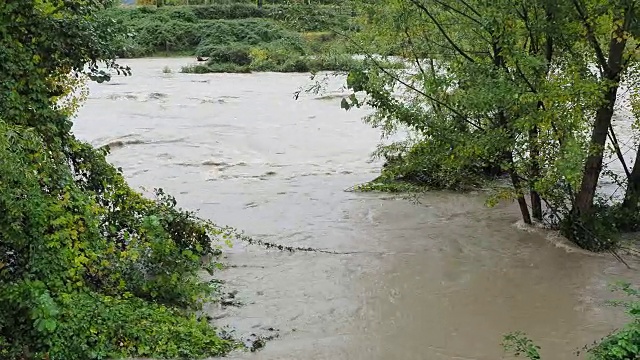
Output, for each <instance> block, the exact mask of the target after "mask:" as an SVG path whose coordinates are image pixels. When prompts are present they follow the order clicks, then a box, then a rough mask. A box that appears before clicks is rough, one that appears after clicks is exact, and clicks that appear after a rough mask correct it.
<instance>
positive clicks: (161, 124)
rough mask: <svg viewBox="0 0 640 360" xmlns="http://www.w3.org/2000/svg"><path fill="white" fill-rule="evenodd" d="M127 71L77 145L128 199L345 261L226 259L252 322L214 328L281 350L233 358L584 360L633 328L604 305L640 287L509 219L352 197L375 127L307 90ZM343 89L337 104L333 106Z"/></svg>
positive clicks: (288, 79) (440, 195)
mask: <svg viewBox="0 0 640 360" xmlns="http://www.w3.org/2000/svg"><path fill="white" fill-rule="evenodd" d="M123 62H124V63H126V64H129V65H131V67H132V68H133V71H134V76H133V77H130V78H122V77H116V78H114V79H113V81H112V82H111V83H107V84H91V86H90V90H91V93H90V97H89V99H88V101H87V103H86V105H85V106H84V108H83V109H82V110H81V111H80V113H79V116H78V118H77V119H76V123H75V127H74V130H75V132H76V134H77V135H78V136H79V137H81V138H83V139H86V140H88V141H90V142H91V143H92V144H94V145H104V144H112V155H111V156H110V158H109V159H110V161H112V162H113V163H114V164H116V165H117V166H120V167H122V168H123V170H124V172H125V174H126V176H127V178H128V179H129V181H130V183H131V184H132V185H134V186H136V187H138V186H140V187H146V188H153V187H162V188H164V189H165V190H167V191H169V192H171V193H173V194H174V195H176V197H177V199H178V200H179V203H180V205H181V206H183V207H186V208H189V209H193V210H198V211H199V213H200V214H201V215H202V216H204V217H207V218H211V219H214V220H215V221H216V222H218V223H220V224H226V225H231V226H235V227H237V228H240V229H243V230H246V232H247V233H248V234H250V235H252V236H254V237H256V238H259V239H262V240H265V241H271V242H277V243H282V244H286V245H294V246H304V247H307V246H310V247H315V248H321V249H330V250H335V251H338V252H348V253H349V254H342V255H336V254H323V253H301V252H298V253H288V252H279V251H270V250H265V249H263V248H260V247H253V246H249V247H247V246H243V245H242V244H237V245H236V246H234V248H233V249H231V250H229V251H228V255H227V259H226V261H228V262H229V263H230V264H232V265H233V266H234V267H233V268H230V269H228V270H225V271H223V272H220V273H219V274H218V275H217V276H218V277H220V278H222V279H223V280H225V281H226V284H225V288H226V289H227V290H230V291H231V290H233V291H237V295H236V299H238V300H239V301H240V302H242V303H243V304H244V305H243V306H240V307H227V308H223V309H222V308H218V307H211V308H209V309H207V311H209V312H210V313H211V315H212V316H214V317H215V318H216V320H215V324H216V325H217V326H221V327H225V326H227V327H229V328H231V329H235V334H236V335H237V336H247V335H248V334H251V333H256V334H260V335H269V334H270V333H278V334H279V338H277V339H275V340H273V341H270V342H268V343H267V346H266V347H265V348H264V349H263V350H262V351H259V352H257V353H235V354H231V355H230V356H229V358H232V359H335V360H338V359H433V360H437V359H500V358H505V355H504V352H503V350H502V348H501V347H500V342H501V340H502V336H503V335H504V334H505V333H508V332H510V331H516V330H520V331H524V332H526V333H528V334H529V335H530V336H531V337H532V338H533V339H534V340H535V341H536V342H537V343H538V344H539V345H540V346H542V354H543V358H544V359H572V358H575V355H574V352H575V351H576V350H578V349H580V348H581V347H582V346H583V345H585V344H588V343H591V342H592V341H594V340H597V339H598V338H600V337H601V336H603V335H606V334H607V333H608V332H609V331H611V330H613V329H615V328H616V326H618V325H620V324H621V323H623V322H624V320H625V317H624V315H623V314H622V313H621V312H620V311H619V310H617V309H612V308H611V307H609V306H608V305H606V304H605V301H606V300H608V299H613V298H615V297H616V294H612V293H610V292H609V290H608V288H607V285H608V284H609V283H611V282H612V281H616V280H629V281H632V282H634V283H637V281H638V276H637V272H636V271H635V270H629V269H627V268H626V267H625V266H624V265H623V264H621V263H619V262H617V261H616V260H614V259H613V258H612V257H610V256H605V255H593V254H587V253H584V252H581V251H577V250H574V249H572V248H571V247H569V246H566V245H563V243H562V241H560V239H559V238H558V237H557V236H555V235H554V234H552V233H547V232H544V231H542V230H538V229H527V228H524V227H522V226H519V225H518V213H517V210H516V208H515V207H514V206H513V205H512V204H502V205H500V206H498V207H497V208H494V209H490V210H488V209H487V208H485V206H484V197H483V195H481V194H466V195H461V194H453V193H444V192H434V193H429V194H425V195H424V196H422V197H421V198H420V199H419V200H420V202H419V203H416V202H415V201H411V200H409V199H406V198H402V197H396V196H390V195H382V194H357V193H352V192H345V191H343V190H344V189H346V188H348V187H350V186H352V185H354V184H356V183H360V182H364V181H367V180H370V179H371V178H373V177H375V176H376V174H377V173H378V169H379V167H380V163H379V162H375V161H370V160H369V154H370V153H371V152H372V151H373V150H374V149H375V146H376V144H377V143H378V142H379V132H378V131H377V130H375V129H371V128H370V127H368V126H367V125H365V124H363V123H362V121H361V120H360V119H361V117H362V116H363V115H364V114H365V113H366V111H367V110H357V111H350V112H345V111H343V110H341V109H340V106H339V102H340V98H339V97H334V96H325V97H317V96H311V95H303V96H301V98H300V99H299V100H297V101H295V100H294V99H293V96H292V94H293V92H294V91H296V90H297V89H298V88H299V87H300V86H303V85H305V84H308V83H309V76H308V75H305V74H274V73H261V74H242V75H240V74H215V75H214V74H209V75H187V74H180V73H177V72H178V71H179V69H180V67H181V66H182V65H184V64H186V63H189V62H191V60H190V59H139V60H127V61H123ZM165 66H168V67H169V68H170V69H172V70H173V73H170V74H166V73H163V71H162V69H163V68H164V67H165ZM341 80H342V79H340V78H336V79H334V80H333V82H332V83H331V84H330V86H329V90H335V93H336V94H339V93H340V91H341V90H340V86H341V84H342V83H341ZM630 261H631V265H632V266H634V267H636V268H638V265H640V264H638V262H634V261H633V260H630ZM271 328H273V329H275V330H277V331H272V330H271Z"/></svg>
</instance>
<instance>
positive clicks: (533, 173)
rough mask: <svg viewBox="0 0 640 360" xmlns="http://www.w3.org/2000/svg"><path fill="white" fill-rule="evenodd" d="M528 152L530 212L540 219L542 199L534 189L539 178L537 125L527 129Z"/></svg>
mask: <svg viewBox="0 0 640 360" xmlns="http://www.w3.org/2000/svg"><path fill="white" fill-rule="evenodd" d="M529 147H530V148H529V152H530V157H531V170H530V174H529V178H530V179H531V180H530V183H529V192H530V198H531V213H532V215H533V218H534V219H536V220H538V221H542V200H541V199H540V194H539V193H538V192H537V191H536V189H535V186H536V181H537V180H538V179H539V178H540V163H539V161H540V159H539V158H540V149H539V148H538V127H537V126H534V127H533V128H531V130H529Z"/></svg>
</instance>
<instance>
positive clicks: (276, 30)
mask: <svg viewBox="0 0 640 360" xmlns="http://www.w3.org/2000/svg"><path fill="white" fill-rule="evenodd" d="M340 14H341V12H340V11H339V10H338V8H326V7H318V6H306V5H277V6H270V7H264V8H262V9H260V8H258V7H257V6H255V4H249V3H247V4H245V3H234V4H222V5H219V4H216V5H207V6H166V7H160V8H155V7H149V6H143V7H136V8H124V7H114V8H110V9H108V10H106V11H104V12H103V13H102V18H103V19H104V21H105V22H113V20H115V21H116V23H117V24H118V26H119V27H120V28H121V31H120V32H121V33H126V35H119V36H117V37H114V38H113V39H112V40H111V41H112V43H113V46H114V47H115V48H117V49H118V55H119V56H121V57H140V56H149V55H154V54H158V53H163V54H170V53H184V54H194V55H199V56H211V54H212V53H213V52H214V51H216V49H218V48H219V47H221V46H230V45H234V46H236V45H249V46H256V45H263V44H267V43H270V42H276V41H285V42H291V43H297V45H296V46H297V47H305V48H306V50H304V51H301V50H299V52H302V53H305V52H308V51H312V52H314V53H317V54H322V53H325V52H326V51H328V49H329V47H330V46H331V44H333V43H336V42H339V39H336V38H335V35H333V33H332V32H328V31H326V29H327V27H326V26H323V25H322V24H325V25H326V24H328V23H326V22H325V20H331V21H333V22H334V23H335V24H333V25H331V27H330V28H335V27H336V26H338V25H339V26H345V23H349V21H350V20H349V19H350V18H348V17H346V18H345V17H343V16H342V15H340ZM271 19H275V20H276V21H274V20H271ZM323 19H324V20H323ZM349 26H350V25H349ZM323 30H324V31H323ZM294 31H316V32H315V33H307V34H304V37H302V36H300V35H299V34H296V33H295V32H294ZM342 50H343V52H344V51H346V50H345V49H342ZM295 63H296V61H293V62H290V64H291V67H292V68H296V67H298V65H300V63H299V62H298V65H295Z"/></svg>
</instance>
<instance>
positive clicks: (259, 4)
mask: <svg viewBox="0 0 640 360" xmlns="http://www.w3.org/2000/svg"><path fill="white" fill-rule="evenodd" d="M258 8H260V9H262V0H258Z"/></svg>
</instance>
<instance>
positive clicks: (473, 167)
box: [343, 0, 640, 250]
mask: <svg viewBox="0 0 640 360" xmlns="http://www.w3.org/2000/svg"><path fill="white" fill-rule="evenodd" d="M639 8H640V3H637V1H634V0H620V1H613V2H610V1H599V0H567V1H548V0H536V1H520V0H500V1H492V2H481V1H468V0H460V1H440V0H384V1H383V0H380V1H373V2H369V1H368V2H363V4H362V8H361V10H360V12H361V13H362V14H363V16H362V17H361V21H362V24H361V27H363V29H365V30H364V31H363V32H362V34H360V35H359V36H358V37H354V38H352V39H351V40H352V43H353V44H354V46H356V47H357V48H358V49H359V50H360V51H361V52H362V53H368V54H374V53H375V54H382V55H397V56H400V57H402V58H403V59H405V60H407V61H408V62H410V63H411V69H410V71H405V70H402V71H392V70H390V69H388V68H384V67H381V66H377V65H376V64H375V62H373V64H374V65H373V66H372V67H370V68H369V69H364V70H358V71H354V72H352V73H351V74H350V75H349V78H348V85H349V86H350V88H351V89H352V90H353V91H354V94H358V93H364V95H366V96H365V97H364V98H362V97H356V96H353V97H351V98H350V99H345V101H344V102H343V107H344V108H347V109H348V108H350V107H352V106H362V105H363V104H367V105H370V106H372V107H373V108H375V110H376V111H375V112H374V114H373V115H372V116H370V117H369V118H368V119H367V121H368V122H369V123H371V124H372V125H374V126H377V127H381V128H382V129H384V130H385V131H386V132H388V133H390V132H393V131H395V130H397V129H398V128H400V127H401V128H408V129H409V130H410V131H411V133H412V134H413V141H411V142H409V143H405V144H394V146H391V147H387V148H386V149H385V150H386V153H384V152H383V153H384V154H385V155H386V156H387V157H388V158H389V160H390V161H388V166H387V167H386V169H385V171H383V176H385V175H386V176H387V177H388V178H389V179H390V180H393V179H406V178H409V179H412V180H415V179H419V180H420V182H422V183H423V184H425V185H428V186H430V187H433V188H460V187H461V184H468V183H472V184H474V183H477V182H478V181H481V180H482V179H485V178H487V177H489V178H491V177H495V176H499V175H505V176H506V177H507V178H508V179H509V181H510V183H511V186H510V188H504V189H502V190H500V191H499V192H498V194H497V195H496V197H495V200H498V199H502V198H507V199H515V200H517V202H518V204H519V207H520V210H521V213H522V218H523V220H524V222H525V223H531V222H532V219H533V220H538V221H543V220H547V221H548V222H550V223H551V224H553V225H557V226H559V227H560V228H561V229H562V230H563V232H564V234H565V235H567V236H568V237H569V238H571V239H572V240H574V241H575V242H576V243H578V244H579V245H580V246H583V247H585V248H588V249H591V250H605V249H611V248H612V247H614V246H615V243H616V242H615V241H614V240H613V239H612V237H611V234H612V233H613V232H615V230H616V229H617V228H622V226H621V225H623V224H621V222H620V221H618V220H619V219H621V218H624V217H626V218H629V217H631V218H633V219H637V218H638V216H637V215H638V214H637V207H636V208H632V207H631V206H630V205H629V206H626V207H625V208H626V209H627V211H626V213H625V216H620V215H619V214H620V213H619V211H618V209H620V208H621V206H619V205H615V206H613V207H612V204H611V203H606V204H601V202H600V201H598V200H597V196H596V195H597V192H596V187H595V184H597V182H598V179H599V177H600V174H601V173H602V159H603V155H604V154H605V142H606V140H607V139H609V140H610V141H611V143H612V144H613V147H614V148H616V149H619V147H618V146H617V141H616V140H615V139H616V136H615V133H614V130H613V126H612V123H611V121H612V112H613V108H614V107H615V105H616V101H617V97H616V96H615V95H616V91H617V89H618V87H619V85H620V83H621V81H623V80H624V79H633V76H634V75H635V72H634V71H635V69H636V66H635V63H636V59H637V55H638V53H637V43H638V42H637V40H636V39H637V36H638V35H639V34H637V33H636V31H637V30H638V29H636V28H637V24H636V20H634V19H637V16H636V15H637V14H638V11H640V10H639ZM374 49H375V51H374ZM372 59H373V57H372ZM629 84H630V85H631V86H633V82H632V81H631V82H630V83H629ZM634 91H635V90H633V89H632V92H634ZM616 151H617V150H616ZM639 167H640V166H639ZM637 174H640V169H638V171H637ZM630 175H631V174H628V176H627V178H625V179H624V184H623V185H626V183H627V182H629V178H633V177H632V176H630ZM637 176H638V177H639V178H640V175H637ZM470 177H473V178H475V180H468V179H469V178H470ZM465 179H467V180H466V181H465ZM631 183H634V182H633V181H631ZM629 188H630V189H632V188H633V187H629ZM527 198H528V199H527ZM627 198H629V199H632V200H629V201H628V203H630V204H637V201H634V200H633V199H636V198H635V197H634V196H631V195H628V196H627ZM543 205H545V206H543ZM543 207H544V208H546V209H547V216H546V217H545V216H544V215H545V214H544V213H543ZM543 218H544V219H543ZM616 219H618V220H616Z"/></svg>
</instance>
